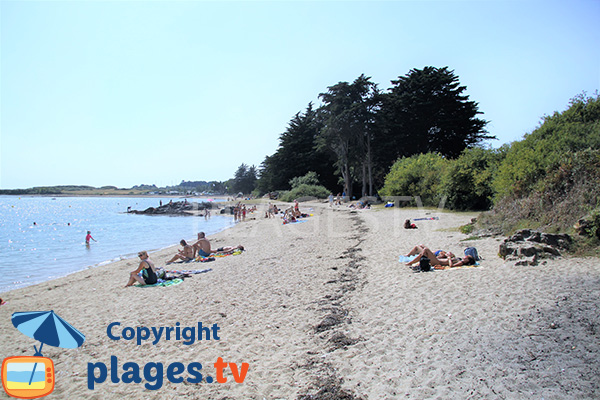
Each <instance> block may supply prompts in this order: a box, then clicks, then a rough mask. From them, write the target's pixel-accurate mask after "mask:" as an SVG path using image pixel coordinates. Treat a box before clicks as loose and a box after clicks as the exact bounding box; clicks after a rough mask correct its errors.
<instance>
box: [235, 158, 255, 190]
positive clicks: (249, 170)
mask: <svg viewBox="0 0 600 400" xmlns="http://www.w3.org/2000/svg"><path fill="white" fill-rule="evenodd" d="M257 174H258V171H257V170H256V167H255V166H254V165H253V166H251V167H248V166H247V165H246V164H243V163H242V165H240V166H239V167H238V169H237V171H236V172H235V175H234V177H233V190H234V191H235V192H236V193H237V192H242V193H252V191H253V190H254V188H255V185H256V180H257V179H258V178H257Z"/></svg>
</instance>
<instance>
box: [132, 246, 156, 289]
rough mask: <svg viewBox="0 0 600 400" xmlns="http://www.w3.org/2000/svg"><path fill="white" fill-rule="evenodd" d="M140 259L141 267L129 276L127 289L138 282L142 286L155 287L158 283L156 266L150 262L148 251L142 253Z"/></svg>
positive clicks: (139, 254) (139, 255)
mask: <svg viewBox="0 0 600 400" xmlns="http://www.w3.org/2000/svg"><path fill="white" fill-rule="evenodd" d="M138 257H139V258H140V260H141V261H140V265H139V266H138V267H137V269H136V270H135V271H132V272H131V273H130V274H129V282H127V285H125V287H128V286H132V285H133V284H134V283H136V282H138V283H139V284H140V285H154V284H155V283H156V282H158V278H157V276H156V267H155V266H154V263H153V262H152V261H150V258H149V257H148V253H147V252H146V251H140V252H139V253H138Z"/></svg>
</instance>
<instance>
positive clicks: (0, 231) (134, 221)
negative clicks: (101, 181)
mask: <svg viewBox="0 0 600 400" xmlns="http://www.w3.org/2000/svg"><path fill="white" fill-rule="evenodd" d="M161 200H162V202H163V203H166V202H168V201H169V200H171V198H162V199H161V198H129V197H127V198H115V197H56V198H50V197H17V196H0V277H2V279H0V292H6V291H8V290H12V289H16V288H19V287H23V286H28V285H33V284H36V283H39V282H43V281H47V280H50V279H54V278H58V277H61V276H65V275H67V274H69V273H72V272H75V271H79V270H82V269H85V268H88V267H90V266H92V267H97V266H101V265H104V264H107V263H109V262H112V261H117V260H120V259H124V258H132V257H134V256H135V255H136V254H137V252H138V251H141V250H148V251H154V250H159V249H162V248H165V247H168V246H172V245H177V244H179V241H180V240H181V239H186V240H188V239H193V238H195V237H196V234H197V233H198V232H199V231H204V232H206V234H207V235H210V234H214V233H217V232H219V231H222V230H224V229H226V228H228V227H230V226H232V225H233V224H234V222H233V218H231V217H230V216H225V215H219V214H218V211H216V210H213V212H212V216H211V218H209V219H208V220H205V219H204V217H181V216H149V215H135V214H127V213H126V211H127V207H131V208H132V209H137V210H145V209H146V208H148V207H157V206H158V205H159V201H161ZM176 200H177V199H173V201H176ZM87 231H91V233H92V237H93V238H94V239H96V240H97V242H94V241H92V242H91V244H90V246H86V245H85V236H86V233H87Z"/></svg>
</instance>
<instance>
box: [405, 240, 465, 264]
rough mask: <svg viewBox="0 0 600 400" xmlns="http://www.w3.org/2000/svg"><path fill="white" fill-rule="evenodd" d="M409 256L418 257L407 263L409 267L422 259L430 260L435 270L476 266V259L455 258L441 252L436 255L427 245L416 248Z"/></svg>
mask: <svg viewBox="0 0 600 400" xmlns="http://www.w3.org/2000/svg"><path fill="white" fill-rule="evenodd" d="M408 255H409V256H411V255H416V257H415V259H414V260H412V261H410V262H408V263H406V265H408V266H412V265H413V264H416V263H418V262H419V260H420V259H421V258H422V257H427V258H429V263H430V264H431V265H433V267H434V268H435V269H448V268H452V267H460V266H461V265H474V264H475V259H474V258H473V257H471V256H465V257H464V258H458V257H455V256H454V254H452V253H450V252H447V253H446V252H444V251H442V252H440V253H438V255H436V254H435V253H434V252H433V251H431V250H430V249H429V248H428V247H427V246H425V245H422V244H421V245H417V246H415V247H414V248H413V249H412V250H411V251H410V252H409V253H408Z"/></svg>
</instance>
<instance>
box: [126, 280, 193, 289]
mask: <svg viewBox="0 0 600 400" xmlns="http://www.w3.org/2000/svg"><path fill="white" fill-rule="evenodd" d="M181 282H183V279H173V280H170V281H165V280H162V279H159V280H158V282H156V283H155V284H153V285H133V286H135V287H140V288H147V287H167V286H175V285H179V284H180V283H181Z"/></svg>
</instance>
